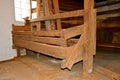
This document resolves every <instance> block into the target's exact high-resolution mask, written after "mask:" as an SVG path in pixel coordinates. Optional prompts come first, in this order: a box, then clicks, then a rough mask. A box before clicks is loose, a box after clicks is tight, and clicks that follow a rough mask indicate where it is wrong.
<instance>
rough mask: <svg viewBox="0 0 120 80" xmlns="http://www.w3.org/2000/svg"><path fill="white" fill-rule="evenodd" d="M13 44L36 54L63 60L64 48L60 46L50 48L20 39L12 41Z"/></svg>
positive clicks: (49, 46) (50, 46)
mask: <svg viewBox="0 0 120 80" xmlns="http://www.w3.org/2000/svg"><path fill="white" fill-rule="evenodd" d="M14 44H15V45H16V46H19V47H23V48H26V49H30V50H33V51H36V52H40V53H44V54H46V55H49V56H52V57H55V58H61V59H64V58H65V48H63V47H60V46H52V45H47V44H42V43H37V42H32V41H26V40H21V39H14Z"/></svg>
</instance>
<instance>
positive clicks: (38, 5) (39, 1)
mask: <svg viewBox="0 0 120 80" xmlns="http://www.w3.org/2000/svg"><path fill="white" fill-rule="evenodd" d="M40 5H41V0H37V18H39V17H40ZM36 26H37V31H39V30H40V29H41V22H37V25H36Z"/></svg>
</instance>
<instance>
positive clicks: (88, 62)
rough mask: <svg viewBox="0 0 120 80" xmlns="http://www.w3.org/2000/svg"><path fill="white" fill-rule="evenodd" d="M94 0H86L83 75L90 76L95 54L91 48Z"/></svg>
mask: <svg viewBox="0 0 120 80" xmlns="http://www.w3.org/2000/svg"><path fill="white" fill-rule="evenodd" d="M93 7H94V0H84V34H83V35H84V54H83V75H84V77H88V76H89V73H91V72H92V70H93V54H92V53H91V51H90V50H91V49H92V48H90V38H91V31H90V30H91V29H90V28H91V27H92V26H91V24H92V22H91V21H92V20H91V19H92V17H91V14H92V9H93Z"/></svg>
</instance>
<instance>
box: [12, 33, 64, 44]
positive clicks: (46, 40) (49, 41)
mask: <svg viewBox="0 0 120 80" xmlns="http://www.w3.org/2000/svg"><path fill="white" fill-rule="evenodd" d="M13 38H16V39H22V40H27V41H34V42H40V43H47V44H54V45H60V46H64V45H66V41H65V40H64V39H63V38H51V37H36V36H25V35H14V36H13Z"/></svg>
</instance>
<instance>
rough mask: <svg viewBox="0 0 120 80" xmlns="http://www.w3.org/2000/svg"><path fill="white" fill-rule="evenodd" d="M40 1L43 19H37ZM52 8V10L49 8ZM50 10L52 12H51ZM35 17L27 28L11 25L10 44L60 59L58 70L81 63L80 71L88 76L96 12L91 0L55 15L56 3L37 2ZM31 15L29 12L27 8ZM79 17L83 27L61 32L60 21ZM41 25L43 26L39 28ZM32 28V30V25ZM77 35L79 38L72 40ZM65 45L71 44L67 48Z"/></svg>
mask: <svg viewBox="0 0 120 80" xmlns="http://www.w3.org/2000/svg"><path fill="white" fill-rule="evenodd" d="M41 2H43V3H44V6H43V9H44V16H41V15H40V14H41V11H40V10H41V7H40V4H41ZM52 5H53V6H54V8H52V7H51V6H52ZM53 9H54V12H53ZM36 11H37V18H35V19H32V18H31V20H30V25H25V26H17V25H12V29H13V31H12V34H13V44H14V45H15V46H16V47H18V48H25V49H29V50H32V51H36V52H39V53H42V54H45V55H49V56H52V57H55V58H60V59H62V60H63V62H62V64H61V68H63V69H64V68H68V69H71V68H72V66H73V65H74V64H75V63H77V62H79V61H81V60H83V70H84V72H85V74H86V73H91V72H92V68H93V55H94V54H95V50H96V10H95V9H94V0H84V9H83V10H76V11H69V12H64V13H59V5H58V0H43V1H40V0H37V8H36ZM31 12H32V9H31ZM70 17H83V18H84V24H82V25H78V26H73V27H70V28H66V29H62V27H61V19H63V18H70ZM42 22H45V24H44V25H45V27H44V29H42ZM34 25H36V29H35V30H34V29H33V26H34ZM75 36H79V37H80V38H79V39H74V38H73V37H75ZM69 42H73V44H71V45H69Z"/></svg>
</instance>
